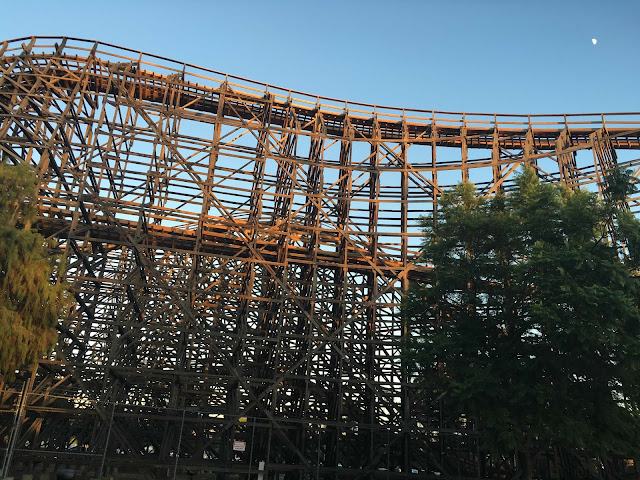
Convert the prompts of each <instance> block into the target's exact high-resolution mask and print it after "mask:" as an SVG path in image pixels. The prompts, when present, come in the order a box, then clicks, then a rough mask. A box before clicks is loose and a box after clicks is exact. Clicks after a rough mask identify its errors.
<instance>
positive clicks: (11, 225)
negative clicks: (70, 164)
mask: <svg viewBox="0 0 640 480" xmlns="http://www.w3.org/2000/svg"><path fill="white" fill-rule="evenodd" d="M35 201H36V176H35V173H34V172H33V170H32V169H31V168H30V167H29V166H28V165H26V164H20V165H16V166H9V165H7V164H5V163H3V162H0V374H8V375H9V376H11V375H12V373H13V372H14V370H16V369H17V368H19V367H21V366H22V365H24V364H28V363H32V362H34V361H36V360H37V359H38V358H40V357H42V356H43V355H46V354H48V353H49V352H50V351H51V348H52V347H53V344H54V342H55V339H56V330H55V325H56V323H57V322H58V320H59V318H60V317H61V315H63V314H64V313H65V312H66V309H67V307H68V305H69V298H68V295H67V291H66V288H65V285H64V284H63V283H59V282H58V283H52V282H51V278H52V275H53V274H54V270H55V269H56V267H57V266H58V267H59V265H57V259H56V258H54V257H52V256H50V255H49V250H48V245H46V243H45V241H44V239H43V237H42V235H40V234H38V233H37V232H35V231H34V230H32V229H31V228H30V227H31V224H32V222H34V221H35V218H36V209H35Z"/></svg>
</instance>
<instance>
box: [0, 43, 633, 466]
mask: <svg viewBox="0 0 640 480" xmlns="http://www.w3.org/2000/svg"><path fill="white" fill-rule="evenodd" d="M639 149H640V113H607V114H600V113H598V114H571V115H570V114H566V115H564V114H563V115H512V114H482V113H456V112H440V111H424V110H415V109H408V108H392V107H384V106H376V105H366V104H362V103H357V102H348V101H342V100H336V99H331V98H326V97H321V96H314V95H309V94H305V93H302V92H298V91H294V90H288V89H283V88H280V87H275V86H272V85H266V84H263V83H260V82H255V81H251V80H248V79H244V78H240V77H234V76H231V75H227V74H223V73H220V72H216V71H213V70H209V69H205V68H201V67H197V66H195V65H190V64H185V63H180V62H176V61H173V60H170V59H167V58H163V57H159V56H154V55H150V54H146V53H142V52H137V51H134V50H130V49H126V48H122V47H117V46H114V45H110V44H105V43H100V42H93V41H87V40H82V39H75V38H52V37H29V38H22V39H16V40H10V41H5V42H3V43H1V44H0V152H1V154H2V157H3V159H4V160H5V161H7V162H10V163H19V162H27V163H30V164H31V165H33V167H34V168H35V169H36V172H37V175H38V179H39V182H40V184H39V220H38V222H37V225H36V227H37V228H38V229H39V230H40V231H41V233H42V234H43V235H44V236H45V237H47V238H50V239H55V240H56V242H57V244H58V251H59V252H60V253H61V254H62V255H64V256H65V258H66V265H67V268H66V271H65V272H64V279H65V280H66V281H67V282H68V283H69V284H70V285H71V289H72V291H73V294H74V297H75V299H76V309H75V310H74V312H73V313H72V314H71V315H70V316H69V318H67V319H65V320H63V321H61V322H60V324H59V326H58V330H59V332H60V338H59V342H58V345H57V347H56V350H55V352H54V354H53V355H52V356H51V358H49V359H47V360H43V361H42V362H41V363H40V365H38V366H37V368H33V369H32V370H31V371H29V372H25V373H23V374H21V375H20V376H19V377H18V382H17V383H5V382H4V381H0V446H2V447H3V448H5V450H6V448H7V444H6V442H8V441H9V440H8V439H9V438H10V436H9V433H10V432H12V431H14V432H15V431H17V432H18V433H17V435H16V439H17V440H16V442H15V445H17V446H18V447H17V448H15V451H14V453H13V459H14V463H16V462H17V461H18V460H20V461H26V460H31V461H33V459H37V460H38V461H43V462H49V463H52V462H53V463H55V462H56V461H60V460H56V459H66V460H67V461H69V462H72V463H73V462H75V464H76V465H77V464H79V463H80V461H79V460H77V459H78V458H82V463H83V464H84V465H86V466H87V468H88V469H90V470H91V471H92V472H93V474H95V475H98V473H100V472H99V470H101V469H102V471H103V473H105V472H106V471H107V470H108V469H113V468H120V470H121V471H123V470H130V471H131V472H138V473H140V474H142V473H145V472H146V473H149V472H154V473H153V474H155V475H156V476H162V475H166V474H167V472H168V471H170V472H173V471H174V470H175V471H179V472H187V471H191V472H199V473H198V474H202V475H205V474H210V473H215V474H216V475H218V476H224V475H226V474H228V473H237V474H244V475H247V474H248V475H249V476H254V475H258V474H259V473H260V475H267V476H270V477H271V478H276V477H275V476H276V475H280V474H285V475H286V476H287V478H293V477H296V478H303V477H304V478H311V477H314V478H316V477H320V476H322V477H325V478H329V477H331V478H333V477H345V478H346V477H349V478H361V477H369V478H374V477H376V476H381V475H386V476H387V477H394V478H397V477H411V478H419V477H424V478H427V477H428V476H429V472H433V471H439V472H442V473H443V475H444V476H445V477H446V476H447V475H448V473H450V472H454V471H457V469H458V468H462V470H463V471H464V472H467V474H469V475H473V474H474V473H473V472H475V470H474V469H475V468H476V463H477V462H478V461H479V459H478V457H477V456H475V452H476V450H475V449H476V443H475V442H476V436H475V434H474V432H473V431H471V430H470V429H466V428H464V426H460V425H457V426H452V425H449V426H448V425H444V424H442V423H440V420H439V418H438V407H437V406H435V407H434V406H424V405H419V404H417V403H416V402H415V401H414V399H413V394H412V390H411V379H410V378H409V376H408V373H407V369H406V365H405V364H404V362H403V361H402V356H401V351H402V342H403V340H402V338H403V335H405V334H406V333H407V332H408V326H407V325H406V323H405V321H404V319H403V317H402V315H401V313H400V310H399V305H400V302H401V298H402V293H403V291H404V290H405V289H406V288H407V287H408V282H409V281H410V279H412V278H422V279H425V278H428V268H427V267H425V266H424V265H419V264H418V263H417V262H416V260H417V256H418V255H419V251H420V244H421V237H422V226H421V223H420V218H421V216H423V215H425V214H430V213H432V212H433V211H434V210H435V209H437V203H438V198H439V196H440V195H441V193H442V192H443V191H444V190H446V189H447V188H448V187H449V186H451V185H455V184H456V183H457V182H459V181H461V180H471V181H472V182H474V183H475V184H476V186H477V188H478V190H479V191H480V192H482V193H483V194H485V195H493V194H495V193H497V192H499V191H507V192H508V190H509V189H510V188H511V187H512V185H513V174H514V173H515V172H516V171H517V170H518V168H519V167H520V166H521V165H525V164H526V165H530V166H532V167H533V168H534V169H535V170H536V171H537V173H538V175H539V176H540V178H541V179H543V180H544V181H548V182H557V183H564V184H566V185H567V186H569V187H570V188H579V187H582V188H587V189H591V190H593V191H598V189H599V183H600V182H601V181H602V178H603V175H604V174H605V173H606V172H607V171H608V170H609V169H611V168H613V167H615V166H616V165H622V166H625V167H628V168H631V169H632V170H633V171H634V172H635V174H636V176H638V175H640V158H639V157H638V154H637V151H638V150H639ZM638 201H639V199H636V198H633V199H631V200H630V208H631V209H632V210H633V211H637V210H638ZM20 380H23V381H24V385H25V388H24V390H22V386H21V384H20ZM14 412H18V413H16V416H15V422H14V416H13V415H14ZM14 425H19V426H20V427H19V429H17V430H16V429H15V428H14ZM234 440H236V441H243V442H246V451H244V452H240V451H234V450H233V446H234V443H233V441H234ZM3 442H5V443H3ZM236 447H239V444H237V445H236ZM454 451H455V452H456V453H455V455H453V454H452V452H454ZM81 456H82V457H81ZM454 458H455V461H454V460H453V459H454ZM261 462H264V467H263V468H264V472H259V471H258V468H259V466H260V465H261ZM381 469H383V470H381ZM382 471H384V473H382ZM162 472H164V473H162ZM207 472H208V473H207ZM412 472H418V473H412Z"/></svg>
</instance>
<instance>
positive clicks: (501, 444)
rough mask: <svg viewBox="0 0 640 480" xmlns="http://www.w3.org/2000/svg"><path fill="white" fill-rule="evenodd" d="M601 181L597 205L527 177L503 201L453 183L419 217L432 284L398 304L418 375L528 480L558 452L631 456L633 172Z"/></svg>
mask: <svg viewBox="0 0 640 480" xmlns="http://www.w3.org/2000/svg"><path fill="white" fill-rule="evenodd" d="M607 185H608V187H607V190H606V195H605V196H604V198H605V200H604V201H600V200H598V198H597V197H596V195H594V194H592V193H589V192H587V191H585V190H575V191H571V190H569V189H567V188H565V187H561V186H555V185H550V184H542V183H540V182H539V181H538V179H537V177H536V175H535V173H534V171H533V170H532V169H530V168H526V169H524V170H523V171H522V172H521V173H520V174H519V176H518V178H517V181H516V188H515V190H514V191H512V192H510V193H509V194H508V195H507V196H502V195H498V196H496V197H494V198H492V199H485V198H483V197H481V196H479V195H478V194H477V193H476V191H475V189H474V186H473V185H472V184H470V183H463V184H459V185H458V186H457V187H455V188H454V189H452V190H451V191H450V192H448V193H446V194H445V195H444V196H443V198H442V201H441V202H440V212H439V214H438V216H437V217H436V218H435V219H434V218H433V217H432V218H427V219H425V220H424V227H425V242H424V247H423V253H422V255H423V261H424V262H425V263H426V264H428V265H431V266H432V267H433V269H432V271H431V278H430V282H428V283H425V284H414V285H413V286H412V288H411V289H410V291H409V292H408V294H407V298H406V303H405V305H406V313H407V315H408V317H409V319H410V321H411V323H412V325H413V329H412V336H411V338H410V339H409V345H410V349H409V350H410V357H411V359H412V360H413V364H414V366H415V373H416V379H417V381H418V382H419V383H420V384H422V387H423V389H422V392H424V396H425V397H428V398H438V397H441V396H443V395H444V397H445V398H446V401H447V404H448V408H450V409H452V410H454V411H456V412H459V414H461V415H465V416H467V417H469V418H472V419H474V420H475V421H476V422H478V424H479V426H480V428H481V429H482V430H483V431H484V432H485V435H484V436H483V438H484V442H485V447H486V448H488V449H491V450H492V451H494V452H496V453H501V454H511V455H512V454H519V455H520V457H521V461H520V463H521V467H522V469H523V472H522V476H523V477H526V478H530V476H531V469H532V459H533V458H534V457H535V455H536V453H538V452H541V451H544V450H545V449H547V448H549V446H551V445H554V444H560V445H562V446H564V447H566V448H570V449H577V450H581V451H584V450H586V451H588V452H589V453H590V454H592V455H601V456H605V455H637V453H638V446H639V445H640V443H639V440H640V415H639V412H638V407H639V402H640V310H639V308H638V307H639V305H640V288H639V284H638V281H639V280H638V279H637V278H636V276H635V272H636V271H637V269H638V266H639V265H640V254H639V253H640V224H639V222H638V220H637V219H635V218H634V217H633V215H632V214H630V213H629V212H627V211H625V210H624V209H623V208H622V207H623V206H624V202H625V199H626V197H627V195H629V194H630V193H633V192H634V191H635V186H634V185H633V184H632V183H631V182H630V177H629V174H628V173H627V172H620V171H617V172H614V173H613V175H612V176H611V177H610V178H609V179H608V182H607ZM612 238H613V239H616V240H615V241H612V240H611V239H612Z"/></svg>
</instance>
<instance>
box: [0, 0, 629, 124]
mask: <svg viewBox="0 0 640 480" xmlns="http://www.w3.org/2000/svg"><path fill="white" fill-rule="evenodd" d="M1 5H2V12H3V17H4V18H5V21H4V22H2V23H3V25H2V26H0V32H1V33H0V37H1V38H2V39H11V38H16V37H21V36H29V35H68V36H75V37H81V38H87V39H92V40H101V41H104V42H110V43H115V44H117V45H122V46H127V47H130V48H134V49H139V50H143V51H146V52H149V53H155V54H159V55H163V56H166V57H170V58H174V59H176V60H180V61H186V62H190V63H195V64H198V65H201V66H204V67H208V68H212V69H215V70H219V71H223V72H226V73H229V74H233V75H239V76H244V77H248V78H252V79H254V80H259V81H263V82H266V83H269V84H272V85H278V86H281V87H285V88H291V89H295V90H301V91H305V92H308V93H311V94H315V95H323V96H329V97H335V98H340V99H348V100H351V101H361V102H367V103H376V104H379V105H390V106H398V107H407V108H424V109H436V110H448V111H467V112H490V113H493V112H495V113H586V112H614V111H621V112H623V111H626V112H630V111H640V93H639V81H638V80H639V79H640V25H639V22H640V2H639V1H637V0H633V1H617V2H616V1H611V2H609V3H605V2H602V1H591V0H583V1H579V2H578V1H561V0H556V1H546V0H542V1H528V2H525V1H516V0H512V1H507V0H505V1H437V2H436V1H433V2H431V1H417V0H415V1H407V0H405V1H402V0H398V1H395V2H391V1H388V2H382V1H375V0H370V1H364V0H363V1H360V0H354V1H346V0H345V1H344V2H340V1H333V0H327V1H320V0H316V1H313V2H312V1H304V0H300V1H285V0H281V1H257V0H256V1H241V0H238V1H224V2H217V1H211V2H205V1H201V2H198V1H192V0H182V1H175V0H174V1H171V2H169V1H163V0H159V1H155V2H151V1H149V2H143V1H136V0H128V1H120V0H111V1H110V2H90V1H86V0H85V1H64V0H58V1H51V0H49V1H12V2H9V1H7V0H2V1H1ZM6 19H11V21H6ZM594 37H595V38H597V40H598V43H597V45H593V44H592V42H591V39H592V38H594Z"/></svg>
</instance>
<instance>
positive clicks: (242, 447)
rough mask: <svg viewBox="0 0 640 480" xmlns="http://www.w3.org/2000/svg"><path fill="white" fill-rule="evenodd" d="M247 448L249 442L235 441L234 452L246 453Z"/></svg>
mask: <svg viewBox="0 0 640 480" xmlns="http://www.w3.org/2000/svg"><path fill="white" fill-rule="evenodd" d="M245 448H247V442H239V441H238V440H234V441H233V451H234V452H244V450H245Z"/></svg>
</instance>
